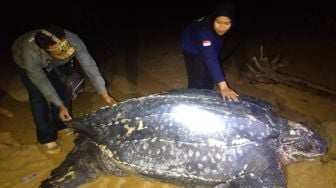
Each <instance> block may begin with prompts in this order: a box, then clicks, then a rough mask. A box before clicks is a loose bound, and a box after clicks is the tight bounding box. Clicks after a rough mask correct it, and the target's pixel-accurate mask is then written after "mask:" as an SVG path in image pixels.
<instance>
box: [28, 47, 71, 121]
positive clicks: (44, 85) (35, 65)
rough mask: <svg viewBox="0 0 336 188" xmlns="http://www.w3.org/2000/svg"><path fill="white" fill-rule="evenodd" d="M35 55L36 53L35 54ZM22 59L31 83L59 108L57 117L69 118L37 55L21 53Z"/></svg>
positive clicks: (63, 119)
mask: <svg viewBox="0 0 336 188" xmlns="http://www.w3.org/2000/svg"><path fill="white" fill-rule="evenodd" d="M35 55H36V54H35ZM23 61H24V62H25V65H26V67H25V68H26V73H27V76H28V77H29V79H30V80H31V81H32V83H33V84H34V85H35V86H36V87H37V88H38V89H39V91H40V92H41V93H42V95H43V96H44V97H45V98H46V99H47V101H49V102H52V103H54V104H55V105H56V106H57V107H58V109H59V117H60V119H61V120H62V121H66V120H70V119H71V116H70V113H69V111H68V109H67V108H66V107H65V106H64V104H63V101H62V100H61V99H60V97H59V95H58V94H57V92H56V90H55V88H54V87H53V86H52V84H51V83H50V81H49V79H48V77H47V75H46V74H45V72H44V70H43V69H42V66H41V64H40V63H39V62H38V56H35V57H34V53H27V52H26V53H23Z"/></svg>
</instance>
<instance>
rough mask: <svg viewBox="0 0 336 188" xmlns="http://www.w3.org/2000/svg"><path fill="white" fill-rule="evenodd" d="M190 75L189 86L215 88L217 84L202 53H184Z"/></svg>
mask: <svg viewBox="0 0 336 188" xmlns="http://www.w3.org/2000/svg"><path fill="white" fill-rule="evenodd" d="M183 56H184V62H185V65H186V69H187V75H188V88H196V89H214V87H215V84H214V82H213V79H212V76H211V74H210V72H209V69H208V67H207V65H206V64H205V62H204V61H203V59H202V57H201V56H200V55H193V54H188V53H183Z"/></svg>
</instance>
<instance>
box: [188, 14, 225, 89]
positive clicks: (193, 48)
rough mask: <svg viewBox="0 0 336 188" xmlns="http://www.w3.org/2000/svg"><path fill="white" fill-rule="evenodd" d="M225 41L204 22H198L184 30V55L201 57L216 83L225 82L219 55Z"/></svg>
mask: <svg viewBox="0 0 336 188" xmlns="http://www.w3.org/2000/svg"><path fill="white" fill-rule="evenodd" d="M223 44H224V41H223V39H222V38H221V37H219V36H217V35H216V34H215V32H214V31H212V30H211V29H210V27H209V26H208V25H206V24H203V23H202V20H197V21H195V22H192V23H191V24H189V25H187V26H186V27H185V28H184V31H183V35H182V51H183V53H188V54H193V55H197V56H200V57H201V58H202V59H203V61H204V62H205V63H206V65H207V67H208V69H209V71H210V73H211V75H212V78H213V80H214V82H215V83H219V82H221V81H224V80H225V78H224V73H223V71H222V68H221V65H220V62H219V55H220V52H221V50H222V47H223Z"/></svg>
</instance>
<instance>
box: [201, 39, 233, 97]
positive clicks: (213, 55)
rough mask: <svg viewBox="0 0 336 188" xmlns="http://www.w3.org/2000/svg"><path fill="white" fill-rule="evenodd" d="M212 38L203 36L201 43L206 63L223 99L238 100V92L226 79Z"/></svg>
mask: <svg viewBox="0 0 336 188" xmlns="http://www.w3.org/2000/svg"><path fill="white" fill-rule="evenodd" d="M210 38H211V37H209V36H201V40H200V42H199V44H200V45H201V47H200V48H201V55H202V58H203V60H204V62H205V63H206V65H207V67H208V70H209V71H210V73H211V75H212V78H213V80H214V82H215V83H216V84H217V85H218V87H219V89H220V93H221V95H222V97H223V99H225V98H228V99H229V100H237V99H238V94H237V93H236V92H235V91H233V90H232V89H231V88H230V87H229V86H228V85H227V83H226V81H225V77H224V73H223V71H222V67H221V66H220V61H219V58H218V57H219V54H218V53H217V51H216V49H215V46H214V45H215V44H213V41H212V40H209V39H210ZM205 41H207V42H205ZM218 51H219V50H218Z"/></svg>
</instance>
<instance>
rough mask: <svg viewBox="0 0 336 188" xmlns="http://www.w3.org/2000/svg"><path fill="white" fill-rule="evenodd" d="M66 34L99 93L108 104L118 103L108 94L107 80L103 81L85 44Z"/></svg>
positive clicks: (72, 35)
mask: <svg viewBox="0 0 336 188" xmlns="http://www.w3.org/2000/svg"><path fill="white" fill-rule="evenodd" d="M66 33H67V37H68V40H69V42H70V43H71V44H72V45H74V46H75V48H76V58H77V60H78V62H79V64H80V66H81V67H82V69H83V70H84V72H85V74H86V75H87V76H88V77H89V79H90V81H91V83H92V84H93V86H94V88H95V89H96V91H97V93H98V94H99V95H100V96H101V97H102V98H103V100H104V101H105V102H107V103H108V104H114V103H116V101H115V100H114V99H113V98H112V97H111V96H110V95H109V94H108V92H107V88H106V85H105V80H104V79H103V77H102V75H101V73H100V71H99V69H98V67H97V64H96V62H95V60H94V59H93V58H92V56H91V55H90V53H89V52H88V50H87V48H86V46H85V44H84V42H83V41H82V40H81V39H80V38H79V37H78V36H77V35H75V34H73V33H70V32H66Z"/></svg>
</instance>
